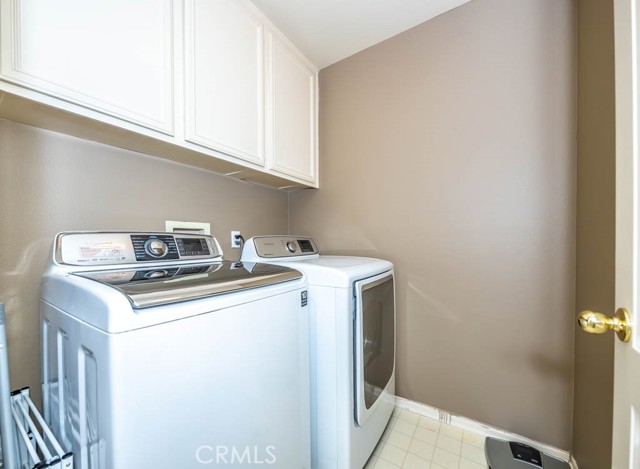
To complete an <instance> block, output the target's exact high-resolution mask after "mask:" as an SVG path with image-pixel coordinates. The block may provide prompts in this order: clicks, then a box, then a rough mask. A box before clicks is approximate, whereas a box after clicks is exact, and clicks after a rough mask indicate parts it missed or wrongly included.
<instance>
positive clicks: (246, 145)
mask: <svg viewBox="0 0 640 469" xmlns="http://www.w3.org/2000/svg"><path fill="white" fill-rule="evenodd" d="M263 31H264V28H263V25H262V20H261V18H260V17H258V16H257V15H256V14H254V13H253V12H252V11H250V9H249V8H248V7H246V6H245V5H243V4H241V3H240V2H238V1H236V0H214V1H212V0H187V1H186V3H185V59H186V61H185V62H186V69H185V90H186V99H187V101H186V107H185V113H186V114H185V121H186V140H187V141H189V142H192V143H196V144H199V145H202V146H205V147H208V148H211V149H213V150H218V151H221V152H223V153H226V154H228V155H232V156H235V157H238V158H242V159H243V160H246V161H249V162H252V163H256V164H260V165H264V52H263V51H264V45H263V36H264V34H263Z"/></svg>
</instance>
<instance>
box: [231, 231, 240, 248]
mask: <svg viewBox="0 0 640 469" xmlns="http://www.w3.org/2000/svg"><path fill="white" fill-rule="evenodd" d="M240 236H241V234H240V232H239V231H232V232H231V247H232V248H233V249H239V248H240Z"/></svg>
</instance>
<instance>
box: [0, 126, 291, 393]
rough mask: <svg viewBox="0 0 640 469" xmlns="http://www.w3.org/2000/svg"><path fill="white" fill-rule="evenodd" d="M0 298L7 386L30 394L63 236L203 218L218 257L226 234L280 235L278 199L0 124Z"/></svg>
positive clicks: (282, 217) (161, 163)
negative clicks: (54, 256) (43, 303)
mask: <svg viewBox="0 0 640 469" xmlns="http://www.w3.org/2000/svg"><path fill="white" fill-rule="evenodd" d="M0 201H1V202H0V220H1V222H0V247H1V248H0V301H3V302H5V303H6V306H7V328H8V342H9V355H10V367H11V384H12V387H14V388H18V387H21V386H31V387H32V389H33V390H34V391H35V393H36V395H37V396H39V395H40V385H39V383H40V351H39V349H40V345H39V303H38V301H39V300H38V298H39V286H40V276H41V274H42V272H43V270H44V269H45V267H46V266H47V263H48V260H49V259H50V257H51V255H50V252H51V246H52V241H53V237H54V236H55V234H56V233H57V232H59V231H64V230H164V227H165V225H164V222H165V220H167V219H168V220H182V221H202V222H210V223H211V229H212V232H213V234H214V235H216V237H218V240H219V241H220V242H221V244H222V249H223V251H224V252H225V258H227V259H237V257H238V256H239V250H231V249H230V247H229V238H230V234H229V231H230V230H232V229H239V230H241V231H242V232H243V233H245V234H256V233H284V232H286V231H287V227H288V225H287V224H288V214H287V194H286V193H284V192H279V191H277V190H275V189H268V188H263V187H260V186H256V185H251V184H246V183H242V182H239V181H235V180H231V179H228V178H224V177H222V176H218V175H215V174H213V173H210V172H207V171H203V170H198V169H194V168H190V167H186V166H182V165H179V164H174V163H170V162H167V161H165V160H159V159H154V158H150V157H148V156H143V155H140V154H136V153H132V152H129V151H126V150H121V149H118V148H114V147H109V146H106V145H101V144H97V143H93V142H89V141H86V140H80V139H77V138H73V137H68V136H65V135H61V134H56V133H53V132H48V131H43V130H39V129H36V128H33V127H28V126H24V125H21V124H16V123H12V122H8V121H5V120H0Z"/></svg>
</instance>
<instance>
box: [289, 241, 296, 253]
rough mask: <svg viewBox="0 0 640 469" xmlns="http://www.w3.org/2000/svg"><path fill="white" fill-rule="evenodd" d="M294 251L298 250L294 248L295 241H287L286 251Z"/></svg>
mask: <svg viewBox="0 0 640 469" xmlns="http://www.w3.org/2000/svg"><path fill="white" fill-rule="evenodd" d="M296 249H298V246H296V243H295V241H287V251H289V252H296Z"/></svg>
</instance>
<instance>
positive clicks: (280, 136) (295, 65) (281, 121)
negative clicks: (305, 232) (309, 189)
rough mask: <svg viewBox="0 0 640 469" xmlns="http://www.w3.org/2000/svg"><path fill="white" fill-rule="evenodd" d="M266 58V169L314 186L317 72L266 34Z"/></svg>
mask: <svg viewBox="0 0 640 469" xmlns="http://www.w3.org/2000/svg"><path fill="white" fill-rule="evenodd" d="M267 57H268V65H267V76H268V79H267V86H268V92H267V97H268V99H267V123H268V129H267V161H268V167H269V169H271V170H272V171H275V172H277V173H281V174H284V175H287V176H293V177H295V178H298V179H302V180H305V181H309V182H317V177H316V174H317V157H316V133H317V132H316V71H315V70H314V68H313V65H311V64H310V63H309V62H308V61H307V60H306V59H305V58H304V57H303V56H302V55H301V54H300V53H299V52H298V51H297V50H295V49H294V48H293V47H292V46H291V45H290V44H288V42H287V41H286V40H284V39H280V38H279V36H278V35H276V34H271V33H269V34H268V40H267Z"/></svg>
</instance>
